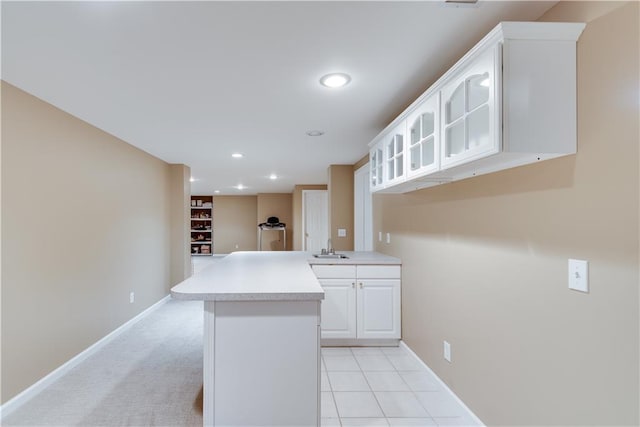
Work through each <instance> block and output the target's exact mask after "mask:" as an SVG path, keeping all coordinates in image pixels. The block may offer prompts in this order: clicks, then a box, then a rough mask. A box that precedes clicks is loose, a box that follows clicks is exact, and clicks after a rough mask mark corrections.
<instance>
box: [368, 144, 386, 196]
mask: <svg viewBox="0 0 640 427" xmlns="http://www.w3.org/2000/svg"><path fill="white" fill-rule="evenodd" d="M383 164H384V160H383V158H382V145H381V144H380V143H378V144H376V145H375V146H374V147H373V148H371V151H369V166H370V167H369V176H370V179H371V191H375V190H379V189H380V188H382V184H383V179H384V175H383Z"/></svg>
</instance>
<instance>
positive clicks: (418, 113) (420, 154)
mask: <svg viewBox="0 0 640 427" xmlns="http://www.w3.org/2000/svg"><path fill="white" fill-rule="evenodd" d="M407 139H408V141H407V149H408V154H407V177H409V178H412V177H417V176H421V175H426V174H428V173H430V172H435V171H437V170H438V169H439V168H440V93H439V92H436V93H435V94H433V95H431V96H430V97H429V98H427V99H426V100H425V101H424V102H423V103H422V104H421V105H420V106H419V107H418V108H416V110H415V111H414V112H413V113H411V115H410V116H409V117H408V119H407Z"/></svg>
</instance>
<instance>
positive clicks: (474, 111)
mask: <svg viewBox="0 0 640 427" xmlns="http://www.w3.org/2000/svg"><path fill="white" fill-rule="evenodd" d="M498 49H499V46H498V47H495V48H494V47H491V48H489V49H486V51H485V52H483V53H482V54H481V55H479V56H478V58H477V59H476V60H475V61H473V63H471V64H469V66H467V67H466V68H464V69H463V70H461V71H460V72H459V74H458V75H457V76H456V77H454V78H452V79H451V81H449V82H448V83H447V84H446V85H444V86H443V88H442V91H441V94H442V116H443V118H444V120H443V121H442V137H443V138H442V145H443V148H444V150H443V152H442V167H443V168H445V167H449V166H454V165H456V164H461V163H464V162H468V161H470V160H473V159H475V158H479V157H484V156H486V155H489V154H494V153H497V152H498V151H499V150H500V138H497V137H496V136H497V135H498V134H499V129H498V126H499V125H500V121H499V120H497V118H498V112H499V109H500V108H499V107H500V105H499V103H497V102H496V99H498V94H497V93H496V91H497V88H498V87H499V84H500V82H499V79H498V76H499V74H497V73H496V70H495V67H496V64H497V61H496V56H497V55H498V54H499V52H498Z"/></svg>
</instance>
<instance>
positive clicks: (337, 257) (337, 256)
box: [313, 254, 349, 259]
mask: <svg viewBox="0 0 640 427" xmlns="http://www.w3.org/2000/svg"><path fill="white" fill-rule="evenodd" d="M313 256H314V257H316V258H330V259H331V258H332V259H345V258H349V257H348V256H346V255H344V254H313Z"/></svg>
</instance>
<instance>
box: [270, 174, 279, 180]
mask: <svg viewBox="0 0 640 427" xmlns="http://www.w3.org/2000/svg"><path fill="white" fill-rule="evenodd" d="M269 179H278V175H276V174H275V173H272V174H271V175H269Z"/></svg>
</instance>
